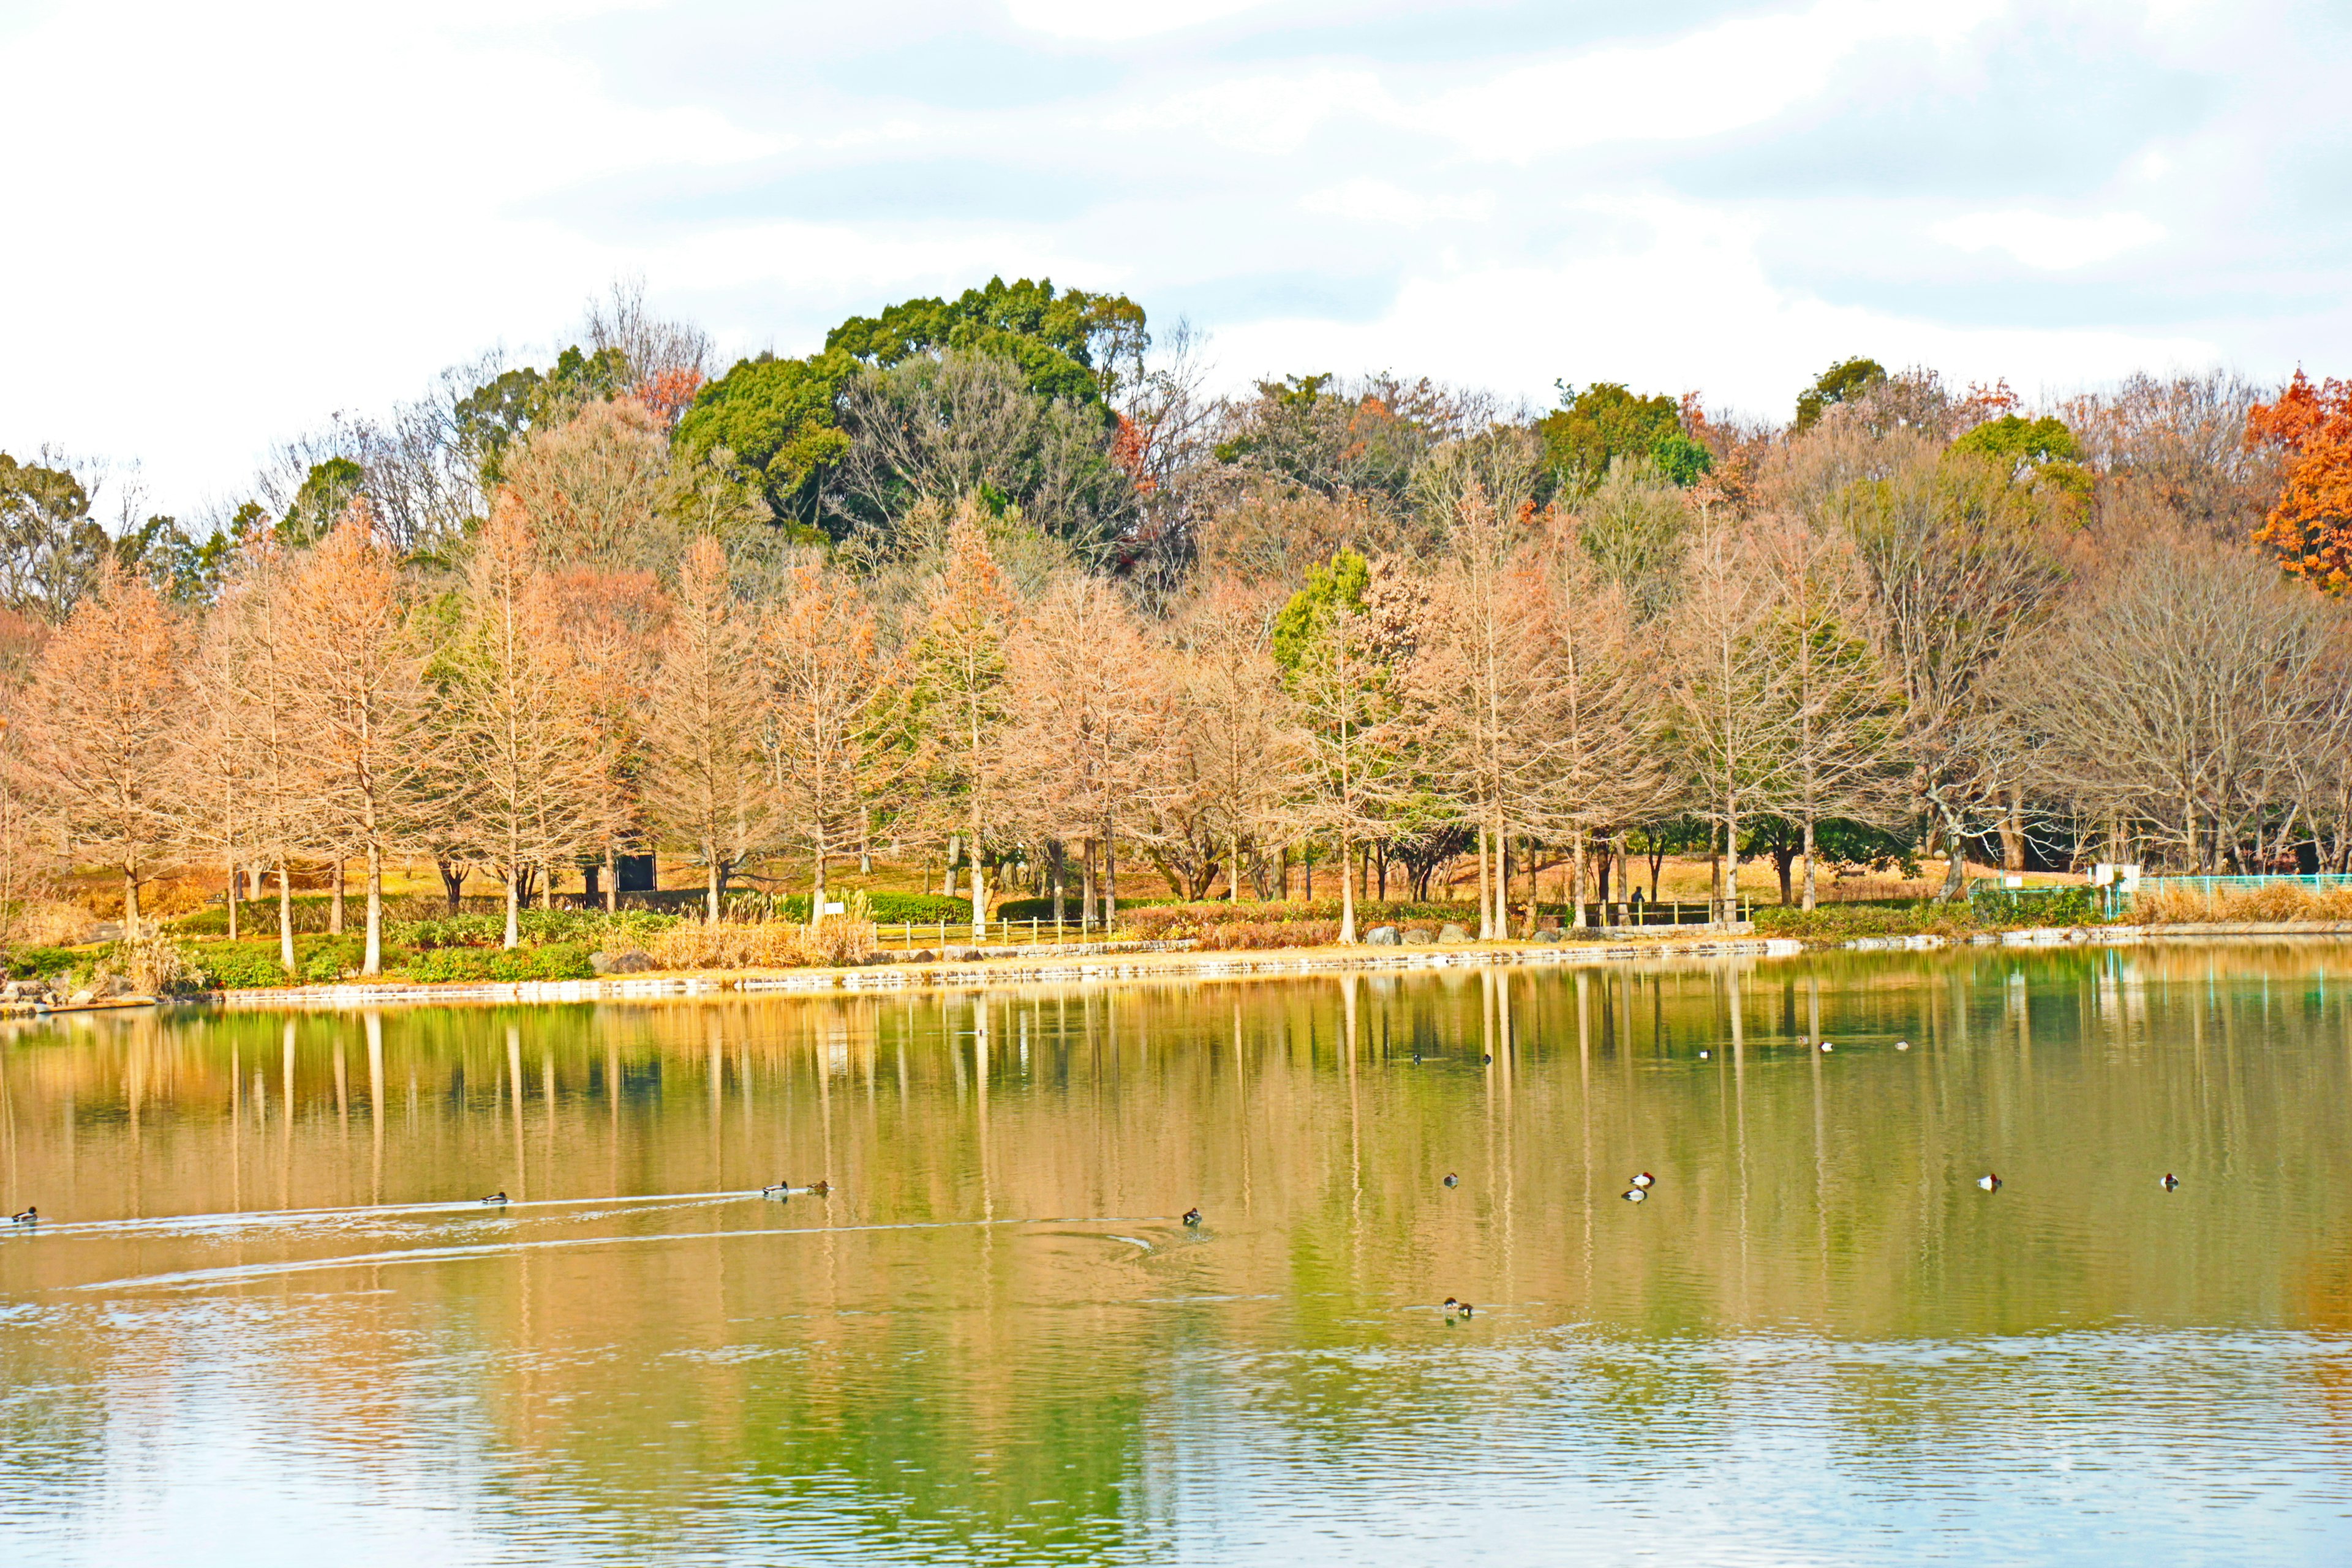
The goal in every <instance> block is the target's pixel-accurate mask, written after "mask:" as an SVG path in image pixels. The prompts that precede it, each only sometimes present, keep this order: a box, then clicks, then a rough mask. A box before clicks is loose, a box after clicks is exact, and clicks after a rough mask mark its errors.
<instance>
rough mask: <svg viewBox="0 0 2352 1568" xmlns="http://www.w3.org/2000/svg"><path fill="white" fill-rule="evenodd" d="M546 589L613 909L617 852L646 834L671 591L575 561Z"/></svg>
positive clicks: (636, 575)
mask: <svg viewBox="0 0 2352 1568" xmlns="http://www.w3.org/2000/svg"><path fill="white" fill-rule="evenodd" d="M551 591H552V593H553V595H554V597H555V602H556V605H557V613H558V615H559V616H560V618H561V621H562V631H563V639H564V642H565V643H566V644H567V645H568V646H569V647H571V649H572V658H573V660H574V661H575V662H576V664H577V665H578V667H579V675H580V682H581V688H582V691H583V695H584V696H585V698H586V700H587V703H588V723H589V729H590V732H591V734H592V735H593V739H594V743H595V753H596V757H597V779H596V786H597V796H596V798H597V805H596V845H597V848H598V849H599V850H600V851H601V853H602V855H603V857H604V878H603V881H604V889H603V890H604V907H605V908H606V909H607V910H614V909H618V908H619V907H620V867H619V857H620V854H621V852H622V850H623V849H624V847H632V846H635V845H636V844H637V843H639V842H640V841H641V840H642V839H643V838H644V837H645V831H646V809H645V798H644V782H645V771H646V742H645V731H646V716H647V712H648V710H649V709H650V707H651V704H652V700H653V682H654V672H655V669H656V666H657V665H658V663H659V660H660V658H661V640H662V631H663V628H664V626H667V622H668V618H669V597H668V595H666V594H664V593H663V592H662V588H661V584H660V583H659V582H658V581H657V580H656V578H655V576H654V574H652V573H650V572H594V571H590V570H587V569H584V568H575V569H573V570H572V571H570V572H563V573H557V574H553V577H552V580H551ZM451 897H452V898H455V897H456V893H455V892H454V890H453V891H452V893H451Z"/></svg>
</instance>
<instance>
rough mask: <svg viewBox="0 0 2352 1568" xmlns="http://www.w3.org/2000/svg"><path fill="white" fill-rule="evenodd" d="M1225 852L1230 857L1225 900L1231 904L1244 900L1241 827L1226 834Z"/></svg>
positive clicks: (1227, 868)
mask: <svg viewBox="0 0 2352 1568" xmlns="http://www.w3.org/2000/svg"><path fill="white" fill-rule="evenodd" d="M1225 852H1226V854H1227V856H1228V857H1229V863H1228V865H1227V867H1226V882H1227V884H1228V885H1227V887H1226V889H1225V892H1226V895H1227V896H1226V899H1225V902H1227V903H1229V904H1238V903H1240V902H1241V901H1242V834H1241V829H1240V828H1238V827H1236V828H1234V829H1233V830H1232V831H1230V832H1228V833H1227V834H1226V835H1225Z"/></svg>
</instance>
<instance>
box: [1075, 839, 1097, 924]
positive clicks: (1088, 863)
mask: <svg viewBox="0 0 2352 1568" xmlns="http://www.w3.org/2000/svg"><path fill="white" fill-rule="evenodd" d="M1078 912H1079V923H1080V924H1082V925H1091V924H1093V923H1094V918H1095V841H1094V840H1093V839H1091V838H1089V839H1087V840H1086V841H1085V842H1084V843H1082V844H1080V845H1079V846H1078Z"/></svg>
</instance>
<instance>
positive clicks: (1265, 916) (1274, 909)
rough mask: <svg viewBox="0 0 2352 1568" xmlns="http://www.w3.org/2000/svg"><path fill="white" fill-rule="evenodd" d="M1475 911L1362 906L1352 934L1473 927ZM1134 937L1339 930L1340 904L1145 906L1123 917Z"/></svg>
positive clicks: (1295, 941) (1298, 939)
mask: <svg viewBox="0 0 2352 1568" xmlns="http://www.w3.org/2000/svg"><path fill="white" fill-rule="evenodd" d="M1477 918H1478V917H1477V911H1475V910H1469V909H1466V908H1465V906H1463V905H1460V904H1409V903H1379V902H1375V901H1373V900H1364V901H1362V902H1360V903H1358V904H1357V905H1356V929H1357V930H1358V931H1369V930H1370V929H1371V928H1372V927H1373V926H1376V925H1393V926H1402V925H1406V924H1409V923H1412V922H1423V923H1426V924H1428V925H1429V926H1430V929H1432V930H1435V929H1436V926H1437V925H1438V924H1439V923H1442V922H1444V921H1465V922H1467V923H1473V924H1475V922H1476V921H1477ZM1122 919H1123V921H1124V922H1125V923H1126V924H1127V925H1129V926H1130V927H1132V928H1133V929H1134V931H1135V932H1136V934H1137V935H1139V936H1140V937H1143V938H1145V939H1146V940H1147V941H1161V940H1166V939H1170V938H1175V937H1188V936H1194V937H1199V938H1201V939H1202V942H1203V943H1204V944H1206V943H1207V941H1208V936H1209V933H1210V932H1211V931H1213V930H1215V929H1216V928H1217V927H1219V926H1224V925H1247V926H1261V925H1310V926H1312V925H1326V926H1328V927H1330V928H1331V929H1332V930H1333V931H1338V930H1339V900H1337V899H1314V900H1307V901H1306V902H1301V903H1291V902H1279V903H1270V904H1256V903H1250V904H1232V903H1222V902H1218V903H1198V904H1150V905H1144V906H1141V907H1139V908H1138V909H1136V910H1132V911H1131V912H1128V913H1125V914H1124V915H1123V916H1122ZM1312 940H1314V939H1313V938H1311V937H1308V936H1304V935H1295V936H1293V937H1292V938H1291V939H1290V941H1289V942H1288V943H1286V944H1276V945H1302V944H1304V943H1306V942H1310V941H1312Z"/></svg>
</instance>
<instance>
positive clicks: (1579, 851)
mask: <svg viewBox="0 0 2352 1568" xmlns="http://www.w3.org/2000/svg"><path fill="white" fill-rule="evenodd" d="M1568 846H1569V847H1568V858H1569V864H1570V867H1572V868H1573V869H1571V870H1570V873H1569V889H1568V923H1569V926H1570V929H1571V930H1574V931H1582V930H1583V929H1584V859H1585V856H1584V824H1582V823H1578V824H1577V825H1576V826H1575V827H1573V828H1572V829H1570V832H1569V836H1568Z"/></svg>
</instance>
